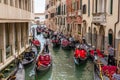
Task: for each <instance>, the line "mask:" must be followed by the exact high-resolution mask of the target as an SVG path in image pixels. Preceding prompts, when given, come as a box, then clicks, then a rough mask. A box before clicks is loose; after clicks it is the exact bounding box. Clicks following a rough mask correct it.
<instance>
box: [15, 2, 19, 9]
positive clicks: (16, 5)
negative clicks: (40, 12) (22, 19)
mask: <svg viewBox="0 0 120 80" xmlns="http://www.w3.org/2000/svg"><path fill="white" fill-rule="evenodd" d="M15 7H16V8H18V0H15Z"/></svg>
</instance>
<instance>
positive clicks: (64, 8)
mask: <svg viewBox="0 0 120 80" xmlns="http://www.w3.org/2000/svg"><path fill="white" fill-rule="evenodd" d="M65 11H66V5H65V4H64V15H65Z"/></svg>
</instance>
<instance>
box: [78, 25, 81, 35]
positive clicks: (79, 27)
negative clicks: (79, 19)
mask: <svg viewBox="0 0 120 80" xmlns="http://www.w3.org/2000/svg"><path fill="white" fill-rule="evenodd" d="M78 33H79V34H81V24H78Z"/></svg>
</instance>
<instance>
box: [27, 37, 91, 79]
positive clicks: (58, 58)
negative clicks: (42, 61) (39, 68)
mask: <svg viewBox="0 0 120 80" xmlns="http://www.w3.org/2000/svg"><path fill="white" fill-rule="evenodd" d="M37 38H39V39H40V42H42V45H43V44H44V42H45V40H44V39H43V37H42V36H37ZM50 51H51V54H52V59H53V60H52V63H53V65H52V67H51V68H50V70H48V71H46V72H39V73H37V74H36V77H35V80H93V65H92V63H91V62H90V61H88V62H87V63H83V64H82V65H80V66H77V65H75V64H74V61H73V51H72V50H63V49H62V48H53V47H52V46H51V47H50ZM32 69H33V65H31V66H29V67H28V68H26V73H27V74H29V73H30V71H31V70H32ZM27 74H26V75H27ZM26 80H33V79H32V78H30V77H29V76H26Z"/></svg>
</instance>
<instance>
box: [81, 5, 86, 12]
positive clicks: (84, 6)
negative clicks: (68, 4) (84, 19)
mask: <svg viewBox="0 0 120 80" xmlns="http://www.w3.org/2000/svg"><path fill="white" fill-rule="evenodd" d="M82 12H83V14H86V4H84V5H83V11H82Z"/></svg>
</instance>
